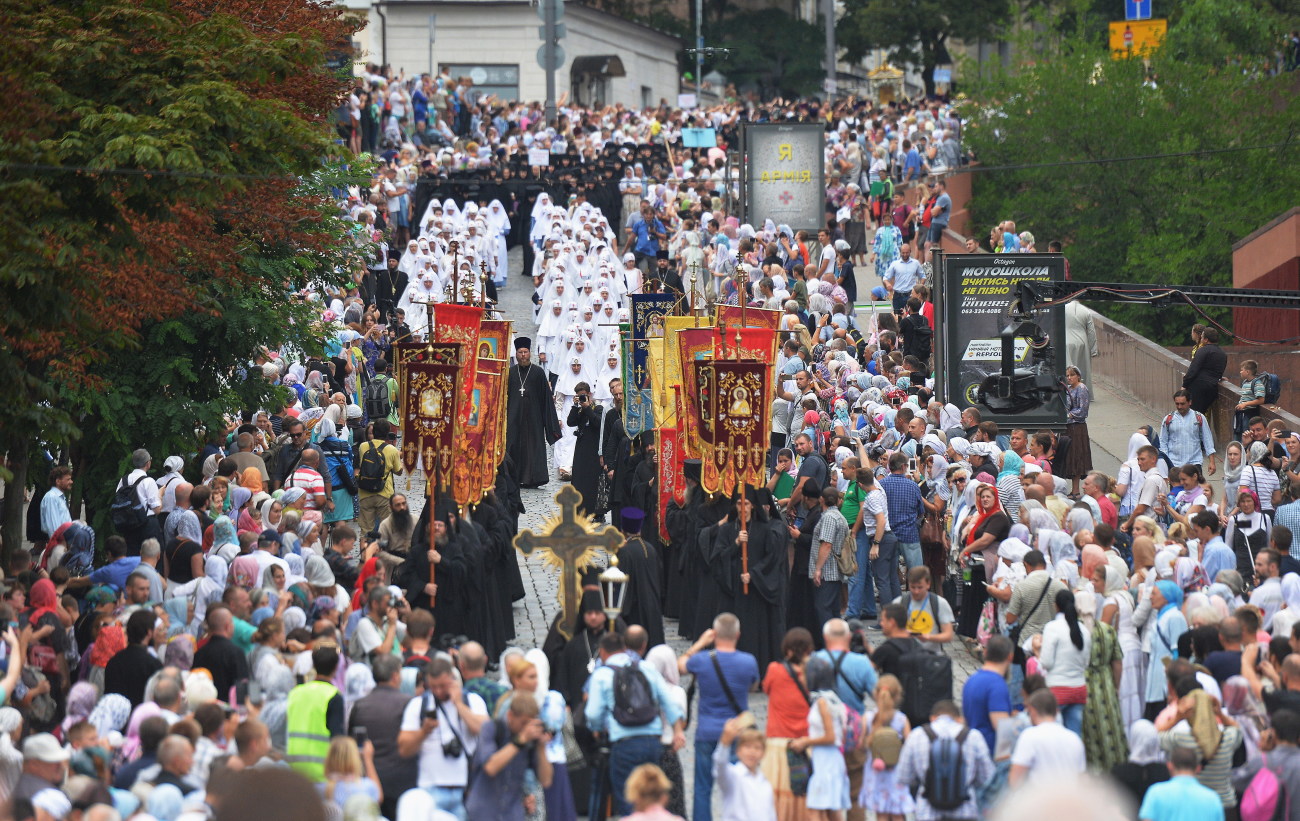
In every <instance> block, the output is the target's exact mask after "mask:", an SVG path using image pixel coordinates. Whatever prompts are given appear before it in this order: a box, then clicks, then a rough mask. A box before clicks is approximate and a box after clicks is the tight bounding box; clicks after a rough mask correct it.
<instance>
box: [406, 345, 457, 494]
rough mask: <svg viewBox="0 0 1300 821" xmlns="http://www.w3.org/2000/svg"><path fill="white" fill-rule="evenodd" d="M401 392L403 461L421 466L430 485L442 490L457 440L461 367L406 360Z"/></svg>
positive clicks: (445, 484) (449, 475)
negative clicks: (457, 411) (403, 383)
mask: <svg viewBox="0 0 1300 821" xmlns="http://www.w3.org/2000/svg"><path fill="white" fill-rule="evenodd" d="M405 370H406V380H405V381H406V385H405V387H404V388H403V393H402V404H401V413H402V461H403V464H409V465H411V466H414V465H415V463H416V462H417V461H418V462H419V463H420V465H421V466H422V467H423V468H424V476H425V480H426V481H427V482H428V483H429V486H430V487H431V488H437V489H438V490H441V491H445V490H446V489H447V487H448V484H449V483H450V481H451V466H452V453H453V449H454V448H455V444H456V440H455V434H456V410H457V407H456V402H457V399H458V398H459V396H460V389H459V384H458V380H459V377H460V368H459V366H457V365H453V364H439V363H436V362H414V361H413V362H407V363H406V368H405Z"/></svg>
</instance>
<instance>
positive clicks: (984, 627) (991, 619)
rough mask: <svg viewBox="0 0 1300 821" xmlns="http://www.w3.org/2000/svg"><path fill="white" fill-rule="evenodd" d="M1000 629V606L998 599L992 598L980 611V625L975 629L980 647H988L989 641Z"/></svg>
mask: <svg viewBox="0 0 1300 821" xmlns="http://www.w3.org/2000/svg"><path fill="white" fill-rule="evenodd" d="M997 629H998V604H997V599H993V598H990V599H989V600H988V601H986V602H984V607H983V608H981V609H980V620H979V624H978V625H977V626H976V628H975V640H976V641H978V642H979V643H980V647H987V646H988V644H989V639H991V638H993V635H994V634H995V633H996V632H997Z"/></svg>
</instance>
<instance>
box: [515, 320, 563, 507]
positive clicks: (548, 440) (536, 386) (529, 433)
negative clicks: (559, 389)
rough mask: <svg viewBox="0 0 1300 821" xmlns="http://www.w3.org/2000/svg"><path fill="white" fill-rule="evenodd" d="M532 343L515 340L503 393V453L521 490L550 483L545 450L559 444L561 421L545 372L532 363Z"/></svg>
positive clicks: (519, 339)
mask: <svg viewBox="0 0 1300 821" xmlns="http://www.w3.org/2000/svg"><path fill="white" fill-rule="evenodd" d="M532 349H533V341H532V340H531V339H528V338H527V337H519V338H518V339H516V340H515V364H514V365H511V366H510V378H509V387H508V389H507V391H506V399H507V401H506V452H507V453H508V454H509V455H510V461H511V464H512V465H513V466H514V473H513V474H512V476H513V478H514V480H515V482H517V483H518V484H519V485H520V486H521V487H528V488H535V487H541V486H542V485H544V484H546V483H547V482H549V481H550V480H551V474H550V469H549V468H548V467H547V464H546V449H547V447H549V446H550V445H553V444H555V443H556V442H558V441H560V420H559V419H557V418H556V417H555V404H554V400H553V399H552V397H551V385H550V382H549V381H548V380H547V378H546V371H545V370H544V369H543V368H542V367H541V366H540V365H537V364H535V363H534V362H533V359H532V353H533V350H532Z"/></svg>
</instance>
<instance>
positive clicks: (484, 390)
mask: <svg viewBox="0 0 1300 821" xmlns="http://www.w3.org/2000/svg"><path fill="white" fill-rule="evenodd" d="M475 364H476V365H477V367H476V368H475V370H474V382H473V384H472V385H471V386H470V391H469V395H470V402H469V407H468V409H467V413H465V414H464V416H465V422H464V423H463V424H461V423H460V422H457V426H456V427H457V434H456V450H455V455H454V457H453V460H452V464H453V467H452V483H451V492H452V498H453V499H455V500H456V504H457V505H460V506H464V505H472V504H476V503H477V502H478V501H479V500H481V499H482V498H483V494H484V492H485V490H484V487H483V477H484V475H485V474H487V475H489V476H495V473H496V463H495V456H496V443H495V434H496V430H497V427H498V419H497V414H498V413H499V411H500V409H501V406H502V405H503V404H504V402H503V401H502V400H503V397H502V391H501V387H502V380H503V377H504V374H505V366H506V360H504V359H477V360H476V362H475ZM488 487H491V483H489V485H488Z"/></svg>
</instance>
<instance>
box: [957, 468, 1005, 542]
mask: <svg viewBox="0 0 1300 821" xmlns="http://www.w3.org/2000/svg"><path fill="white" fill-rule="evenodd" d="M971 485H973V486H974V488H975V492H974V495H973V496H972V498H973V499H974V500H975V510H976V513H975V521H974V522H973V523H971V528H970V531H969V534H970V535H968V536H967V537H966V544H968V545H969V544H973V543H974V542H975V541H976V540H978V539H979V536H977V535H976V533H977V532H978V531H979V529H980V528H981V527H983V526H984V523H985V522H986V521H988V520H989V519H990V518H991V517H992V516H993V515H994V514H997V513H1002V512H1003V511H1002V504H1001V501H1000V497H999V495H998V488H997V485H987V487H988V488H989V489H990V490H992V491H993V504H992V505H991V506H990V507H989V508H988V509H985V508H982V507H980V494H981V493H982V491H983V490H984V487H985V486H984V485H981V484H980V483H979V482H972V483H971Z"/></svg>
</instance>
